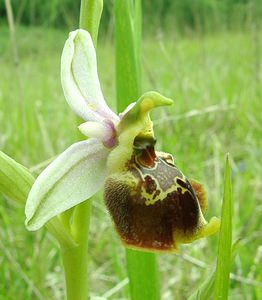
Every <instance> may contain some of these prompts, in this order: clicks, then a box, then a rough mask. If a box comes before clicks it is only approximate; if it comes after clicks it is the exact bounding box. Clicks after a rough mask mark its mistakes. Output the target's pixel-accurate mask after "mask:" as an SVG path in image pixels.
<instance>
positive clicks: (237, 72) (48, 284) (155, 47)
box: [0, 0, 262, 300]
mask: <svg viewBox="0 0 262 300" xmlns="http://www.w3.org/2000/svg"><path fill="white" fill-rule="evenodd" d="M104 2H105V3H104V12H103V16H102V21H101V30H100V36H99V43H98V54H97V55H98V69H99V76H100V80H101V84H102V88H103V92H104V95H105V98H106V99H107V101H108V102H109V103H110V104H111V106H112V107H113V108H114V107H116V105H115V79H114V68H115V65H114V39H113V35H114V19H113V15H112V13H113V1H110V0H108V1H107V0H105V1H104ZM11 4H12V8H13V14H14V20H15V30H16V36H15V43H12V42H11V40H10V31H9V27H8V22H7V19H6V14H5V2H4V1H1V2H0V75H1V77H0V78H1V79H0V149H1V150H2V151H5V152H6V153H7V154H8V155H10V156H12V157H13V158H15V159H16V160H17V161H18V162H21V163H23V164H24V165H26V166H28V167H29V168H30V169H31V170H32V171H33V172H34V173H35V174H36V175H37V174H38V173H39V172H40V171H41V170H42V169H43V168H44V167H45V166H46V165H47V164H48V162H50V158H53V157H54V156H55V155H57V154H58V153H60V152H61V151H63V150H64V149H66V147H68V146H69V145H70V144H71V143H73V142H74V141H76V140H77V124H76V118H75V115H74V114H73V113H72V111H71V110H70V109H69V107H68V105H67V104H66V102H65V100H64V96H63V93H62V89H61V85H60V56H61V51H62V48H63V44H64V42H65V40H66V38H67V35H68V32H69V31H70V30H73V29H75V28H77V26H78V25H77V24H78V15H79V7H80V1H79V0H77V1H73V0H63V1H62V0H53V1H40V0H13V1H11ZM142 4H143V44H142V47H143V49H142V50H143V52H142V69H143V90H144V91H146V90H157V91H159V92H161V93H162V94H164V95H167V96H168V97H171V98H173V99H174V101H175V105H174V107H173V108H171V109H170V108H168V109H162V110H161V111H160V112H159V111H158V113H157V114H153V115H152V118H153V120H154V121H155V130H156V136H157V139H158V143H157V149H158V150H162V151H166V152H170V153H172V154H173V155H174V157H175V160H176V164H177V165H178V167H179V168H181V170H183V172H184V173H185V174H186V175H187V176H188V177H189V178H192V177H193V178H195V179H197V180H199V181H201V182H203V184H204V185H205V187H206V189H207V194H208V199H209V207H208V212H207V219H209V218H210V217H212V216H213V215H217V216H219V215H220V209H221V199H222V193H223V168H224V160H225V154H226V153H227V152H230V154H231V157H232V172H233V196H234V216H233V226H234V239H237V238H239V237H240V238H241V239H242V242H241V246H240V248H239V251H238V255H237V257H236V260H235V263H234V264H233V266H232V275H231V278H232V280H231V286H230V299H262V268H261V265H262V241H261V236H262V228H261V223H262V221H261V220H262V201H261V200H262V197H261V195H262V161H261V160H262V159H261V158H262V153H261V152H262V99H261V96H262V86H261V82H262V70H261V59H262V28H261V19H262V1H259V0H216V1H215V0H214V1H211V0H195V1H193V0H191V1H190V0H184V1H181V0H180V1H179V0H173V1H171V0H159V1H157V0H151V1H149V0H144V1H142ZM15 48H17V57H15V56H14V53H15V51H14V50H15ZM133 100H134V99H130V102H131V101H133ZM95 200H96V201H94V202H93V206H94V207H93V217H92V225H91V240H90V256H91V258H90V281H91V284H90V286H91V295H92V297H93V298H92V299H127V293H128V290H127V277H126V270H125V259H124V250H123V247H122V246H121V245H120V242H119V239H118V237H117V235H116V233H115V232H114V229H113V225H112V223H111V221H110V217H109V215H108V213H107V212H106V209H105V206H104V204H103V199H102V193H100V194H99V195H97V196H96V199H95ZM0 204H1V205H0V269H1V272H0V300H7V299H9V300H13V299H19V300H20V299H64V290H63V287H64V282H63V273H62V267H61V261H60V256H59V249H58V247H57V245H56V243H55V241H54V240H53V239H52V237H50V235H48V234H47V232H46V231H45V230H40V231H39V232H36V233H30V232H27V231H26V229H25V227H24V211H23V207H21V206H19V205H17V204H15V203H13V202H12V201H10V200H8V199H6V198H4V197H3V196H1V195H0ZM216 249H217V236H212V237H210V238H208V239H204V240H200V241H197V242H195V243H193V244H191V245H185V246H183V247H182V254H181V256H177V255H174V254H161V255H159V268H160V272H161V278H162V299H163V300H165V299H167V300H172V299H187V297H188V296H189V295H190V294H191V292H192V291H193V290H194V289H195V288H196V287H198V286H199V284H201V282H203V280H204V279H205V278H206V276H207V275H208V274H209V273H210V270H212V268H213V267H214V265H215V260H216ZM99 297H100V298H99Z"/></svg>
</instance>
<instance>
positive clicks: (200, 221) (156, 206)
mask: <svg viewBox="0 0 262 300" xmlns="http://www.w3.org/2000/svg"><path fill="white" fill-rule="evenodd" d="M105 202H106V205H107V208H108V210H109V212H110V214H111V217H112V219H113V221H114V223H115V227H116V229H117V231H118V233H119V235H120V237H121V240H122V241H123V243H124V244H125V245H126V246H127V247H131V248H135V249H141V250H147V251H154V252H169V251H173V252H177V251H178V245H179V244H180V243H189V242H191V241H193V240H195V239H198V238H201V237H204V236H207V235H210V234H213V233H215V232H216V231H217V230H218V228H219V220H218V219H216V218H213V219H211V221H210V223H207V222H206V220H205V219H204V217H203V214H202V209H203V210H205V207H206V200H205V192H204V190H203V188H202V186H201V185H200V184H199V183H197V182H195V181H194V182H192V184H191V183H190V182H189V180H188V179H187V178H186V177H185V176H184V175H183V173H182V172H181V171H180V170H179V169H178V168H177V167H176V166H175V164H174V161H173V158H172V156H171V155H170V154H168V153H164V152H155V150H154V141H153V140H151V141H150V139H146V138H144V139H143V138H142V139H139V138H138V137H137V138H136V139H135V142H134V148H133V154H132V156H131V159H130V160H129V161H128V162H127V163H126V165H125V167H124V169H123V170H122V171H120V172H116V173H113V174H111V175H110V176H109V177H108V178H107V180H106V184H105Z"/></svg>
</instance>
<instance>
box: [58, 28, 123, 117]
mask: <svg viewBox="0 0 262 300" xmlns="http://www.w3.org/2000/svg"><path fill="white" fill-rule="evenodd" d="M61 83H62V87H63V91H64V95H65V98H66V100H67V102H68V104H69V105H70V107H71V108H72V110H74V111H75V113H76V114H78V115H79V116H80V117H81V118H83V119H84V120H86V121H102V120H103V119H104V118H108V119H113V120H118V119H119V118H118V116H117V115H116V114H115V113H114V112H113V111H112V110H111V109H110V108H109V107H108V106H107V104H106V102H105V100H104V97H103V94H102V91H101V87H100V82H99V78H98V74H97V63H96V52H95V48H94V45H93V42H92V38H91V36H90V34H89V32H88V31H85V30H83V29H78V30H75V31H73V32H71V33H70V35H69V38H68V39H67V41H66V43H65V46H64V49H63V53H62V58H61Z"/></svg>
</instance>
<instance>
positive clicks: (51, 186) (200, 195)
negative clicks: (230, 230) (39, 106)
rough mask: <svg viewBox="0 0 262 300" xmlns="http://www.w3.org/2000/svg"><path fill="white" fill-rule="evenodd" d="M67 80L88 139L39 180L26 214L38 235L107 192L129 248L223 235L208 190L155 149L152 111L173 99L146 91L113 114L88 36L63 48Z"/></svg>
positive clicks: (164, 247) (76, 36) (168, 246)
mask: <svg viewBox="0 0 262 300" xmlns="http://www.w3.org/2000/svg"><path fill="white" fill-rule="evenodd" d="M61 81H62V87H63V90H64V94H65V98H66V100H67V102H68V104H69V105H70V106H71V108H72V109H73V110H74V111H75V112H76V113H77V114H78V115H79V116H80V117H81V118H83V119H84V120H85V122H84V123H83V124H82V125H80V126H79V129H80V131H81V132H82V133H83V134H84V135H86V136H88V137H89V139H87V140H85V141H80V142H78V143H75V144H73V145H72V146H70V147H69V148H68V149H67V150H65V151H64V152H63V153H62V154H60V155H59V156H58V157H57V158H56V159H55V160H54V161H53V162H52V163H51V164H50V165H49V166H48V167H47V168H46V169H45V170H44V171H43V172H42V173H41V174H40V175H39V177H38V178H37V180H36V181H35V183H34V185H33V187H32V189H31V191H30V193H29V196H28V199H27V203H26V209H25V213H26V218H27V219H26V225H27V227H28V229H29V230H37V229H39V228H40V227H42V226H43V225H44V224H45V223H46V222H48V221H49V220H50V219H51V218H52V217H54V216H56V215H58V214H61V213H62V212H64V211H66V210H68V209H70V208H72V207H74V206H75V205H77V204H79V203H81V202H83V201H85V200H86V199H88V198H90V197H91V196H92V195H94V194H95V193H96V192H97V191H98V190H99V189H101V188H103V187H104V188H105V192H104V195H105V202H106V205H107V208H108V211H109V212H110V215H111V217H112V219H113V221H114V224H115V227H116V229H117V231H118V233H119V235H120V238H121V240H122V241H123V243H124V244H125V245H126V246H129V247H133V248H138V249H142V250H148V251H177V250H178V245H179V244H180V243H189V242H191V241H193V240H195V239H198V238H201V237H204V236H208V235H210V234H213V233H214V232H216V231H217V230H218V228H219V220H218V219H217V218H215V217H214V218H212V219H211V220H210V222H209V223H208V222H207V221H206V220H205V219H204V217H203V213H204V211H205V207H206V199H205V198H206V197H205V193H204V190H203V188H202V186H201V185H200V184H199V183H197V182H195V181H189V180H188V179H187V178H186V177H185V176H184V175H183V173H182V172H181V171H180V170H179V169H178V168H177V167H176V165H175V164H174V161H173V158H172V156H171V155H170V154H168V153H164V152H157V151H155V136H154V132H153V123H152V122H151V120H150V117H149V112H150V110H152V109H153V108H156V107H158V106H164V105H171V104H172V103H173V101H172V100H170V99H168V98H166V97H164V96H162V95H160V94H159V93H156V92H148V93H145V94H144V95H142V96H141V97H140V99H138V100H137V101H136V102H135V103H132V104H131V105H129V106H128V107H127V109H126V110H125V111H124V112H123V113H121V114H120V115H117V114H115V113H114V112H113V111H112V110H111V109H110V108H109V107H108V106H107V104H106V102H105V100H104V97H103V94H102V91H101V88H100V83H99V79H98V75H97V65H96V53H95V49H94V46H93V43H92V39H91V37H90V34H89V33H88V32H87V31H84V30H76V31H74V32H72V33H71V34H70V35H69V38H68V40H67V41H66V43H65V47H64V50H63V54H62V60H61ZM130 100H131V101H132V100H134V99H130ZM72 217H73V214H72Z"/></svg>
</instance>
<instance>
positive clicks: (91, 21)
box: [61, 0, 103, 300]
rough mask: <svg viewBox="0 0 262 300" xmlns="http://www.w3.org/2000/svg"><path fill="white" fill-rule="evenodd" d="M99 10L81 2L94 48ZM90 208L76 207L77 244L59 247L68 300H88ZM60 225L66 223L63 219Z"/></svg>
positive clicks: (98, 4) (98, 3)
mask: <svg viewBox="0 0 262 300" xmlns="http://www.w3.org/2000/svg"><path fill="white" fill-rule="evenodd" d="M102 9H103V1H102V0H82V1H81V8H80V20H79V27H80V28H82V29H85V30H87V31H89V33H90V35H91V37H92V39H93V43H94V45H95V47H96V44H97V35H98V28H99V23H100V18H101V14H102ZM91 206H92V202H91V199H89V200H86V201H85V202H83V203H81V204H79V205H77V206H76V207H75V209H74V212H73V216H72V217H73V223H72V224H71V234H72V236H73V238H74V240H75V242H76V244H77V245H76V246H74V247H64V246H61V248H62V259H63V265H64V271H65V279H66V293H67V300H87V298H88V235H89V226H90V218H91ZM63 217H64V218H66V217H67V216H66V215H64V216H63ZM63 222H64V223H66V220H63ZM69 224H70V223H69Z"/></svg>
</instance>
